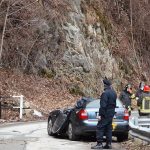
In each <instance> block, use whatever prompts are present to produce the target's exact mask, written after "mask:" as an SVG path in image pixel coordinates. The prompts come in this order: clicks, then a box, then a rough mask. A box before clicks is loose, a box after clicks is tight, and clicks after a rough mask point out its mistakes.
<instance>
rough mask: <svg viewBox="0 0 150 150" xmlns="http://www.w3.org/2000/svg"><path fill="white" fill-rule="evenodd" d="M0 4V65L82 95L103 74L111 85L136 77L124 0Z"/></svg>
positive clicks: (94, 90)
mask: <svg viewBox="0 0 150 150" xmlns="http://www.w3.org/2000/svg"><path fill="white" fill-rule="evenodd" d="M145 3H146V2H145ZM148 4H149V3H148ZM24 6H26V7H24ZM143 6H145V5H144V4H143ZM1 8H3V9H2V12H1V15H2V19H1V21H0V29H1V30H0V35H2V33H3V32H2V31H3V29H4V28H3V25H4V24H3V23H4V20H5V19H6V14H7V12H6V10H8V14H9V15H8V18H7V28H6V30H5V32H4V33H5V37H4V43H3V50H2V59H1V66H2V67H3V68H15V69H17V70H21V71H22V72H24V73H34V74H38V75H41V76H44V77H48V78H51V79H53V80H56V81H58V80H59V81H61V83H65V86H66V87H67V88H68V90H69V91H70V93H72V94H81V95H86V96H93V95H94V96H96V95H98V94H99V93H100V91H101V90H102V78H103V77H105V76H107V77H108V78H110V79H112V80H113V82H114V86H115V87H116V88H119V86H120V85H121V83H122V82H123V83H124V82H126V81H124V79H127V80H128V81H133V79H134V80H135V81H137V79H139V76H138V72H142V71H141V63H139V62H141V59H140V57H139V56H141V55H139V53H138V51H136V50H135V49H134V48H135V47H136V46H133V42H134V41H133V40H134V39H133V38H131V36H130V34H131V31H130V29H129V28H130V26H131V24H130V19H131V18H130V17H131V16H130V11H129V10H130V2H129V1H120V0H112V1H109V0H106V1H103V0H101V1H100V0H69V1H65V0H64V1H63V2H62V1H61V0H39V1H37V2H33V1H32V0H27V1H26V3H25V2H15V1H13V0H12V1H11V3H8V2H7V1H5V2H2V5H1ZM7 8H9V9H7ZM20 8H22V9H20ZM18 9H20V10H19V11H18ZM146 9H147V8H145V10H146ZM135 10H136V9H134V11H135ZM4 12H5V13H4ZM133 19H134V18H133ZM133 21H135V20H133ZM133 27H134V26H133ZM135 31H136V30H135ZM133 32H134V31H133ZM135 40H136V39H135ZM135 44H136V43H135ZM145 53H146V54H148V53H147V52H145ZM141 57H143V56H141ZM139 64H140V65H139ZM144 64H146V65H148V64H149V62H147V63H144ZM139 67H140V68H139ZM138 70H140V71H138ZM145 76H146V75H144V77H145Z"/></svg>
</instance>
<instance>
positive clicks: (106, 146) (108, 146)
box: [103, 143, 112, 149]
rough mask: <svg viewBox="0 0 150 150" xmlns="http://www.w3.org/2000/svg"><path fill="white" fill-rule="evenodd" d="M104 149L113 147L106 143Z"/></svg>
mask: <svg viewBox="0 0 150 150" xmlns="http://www.w3.org/2000/svg"><path fill="white" fill-rule="evenodd" d="M103 149H112V146H111V144H110V143H106V145H105V146H104V147H103Z"/></svg>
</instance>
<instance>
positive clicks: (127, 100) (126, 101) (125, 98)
mask: <svg viewBox="0 0 150 150" xmlns="http://www.w3.org/2000/svg"><path fill="white" fill-rule="evenodd" d="M134 98H135V95H134V94H133V92H132V85H131V84H127V85H126V86H125V88H124V90H123V91H122V92H121V94H120V96H119V99H120V100H121V101H122V103H123V105H124V106H125V108H126V109H127V110H128V111H129V114H131V99H134Z"/></svg>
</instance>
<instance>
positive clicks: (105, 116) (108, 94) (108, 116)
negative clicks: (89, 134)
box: [91, 78, 117, 149]
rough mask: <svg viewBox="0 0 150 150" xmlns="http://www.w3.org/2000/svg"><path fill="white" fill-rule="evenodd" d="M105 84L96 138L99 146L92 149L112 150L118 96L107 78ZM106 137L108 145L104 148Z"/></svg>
mask: <svg viewBox="0 0 150 150" xmlns="http://www.w3.org/2000/svg"><path fill="white" fill-rule="evenodd" d="M103 83H104V92H103V93H102V95H101V97H100V109H99V116H98V117H97V118H98V124H97V130H96V138H97V144H96V145H95V146H92V147H91V149H111V148H112V146H111V142H112V119H113V117H114V114H115V107H116V99H117V94H116V92H115V91H114V90H113V88H112V87H111V82H110V81H109V80H108V79H107V78H105V79H104V80H103ZM104 134H105V135H106V145H105V146H104V147H103V145H102V142H103V136H104Z"/></svg>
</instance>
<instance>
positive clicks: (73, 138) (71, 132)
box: [67, 123, 79, 141]
mask: <svg viewBox="0 0 150 150" xmlns="http://www.w3.org/2000/svg"><path fill="white" fill-rule="evenodd" d="M67 135H68V138H69V140H71V141H76V140H78V139H79V136H77V135H75V133H74V128H73V126H72V123H69V125H68V130H67Z"/></svg>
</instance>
